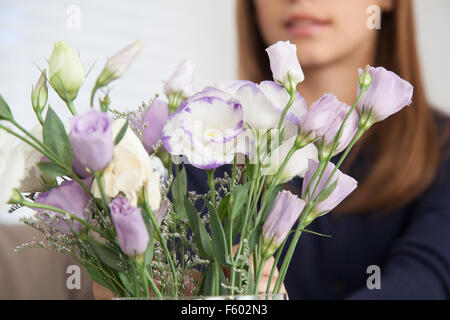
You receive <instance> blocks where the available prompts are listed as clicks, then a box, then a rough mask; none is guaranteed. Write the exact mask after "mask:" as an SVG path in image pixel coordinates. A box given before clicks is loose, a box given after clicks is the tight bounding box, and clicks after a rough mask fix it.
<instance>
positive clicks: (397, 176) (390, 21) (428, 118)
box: [237, 0, 450, 299]
mask: <svg viewBox="0 0 450 320" xmlns="http://www.w3.org/2000/svg"><path fill="white" fill-rule="evenodd" d="M373 5H375V6H376V7H374V6H373ZM369 7H370V9H373V8H375V9H374V10H375V11H374V13H373V14H372V13H371V14H367V11H368V10H367V9H368V8H369ZM376 8H379V9H380V11H381V12H382V16H381V17H380V18H381V29H379V30H377V29H370V28H369V27H368V26H370V25H371V23H373V19H376V18H377V16H376ZM369 11H370V10H369ZM237 17H238V32H239V34H238V38H239V67H240V68H239V71H240V77H241V78H242V79H248V80H252V81H255V82H259V81H262V80H266V79H270V78H271V72H270V69H269V63H268V59H267V57H266V54H265V52H264V49H265V48H266V47H267V46H268V45H271V44H273V43H275V42H276V41H278V40H290V41H291V42H292V43H294V44H296V45H297V47H298V53H299V60H300V63H301V65H302V67H303V71H304V73H305V81H304V82H302V83H301V84H300V85H299V86H298V88H297V89H298V91H299V92H300V93H301V94H302V95H303V96H304V98H305V99H306V101H307V102H308V105H311V103H312V102H313V101H315V100H317V99H318V98H319V97H320V96H321V95H322V94H323V93H326V92H332V93H334V94H336V96H337V97H338V98H339V99H340V100H341V101H344V102H346V103H347V104H350V105H351V104H353V103H354V100H355V97H356V88H357V69H358V68H364V67H365V66H366V65H368V64H369V65H373V66H383V67H385V68H386V69H388V70H391V71H393V72H395V73H397V74H398V75H399V76H400V77H402V78H403V79H405V80H407V81H409V82H410V83H411V84H412V85H413V86H414V97H413V104H412V105H411V106H410V107H407V108H404V109H403V110H402V111H401V112H399V113H398V114H396V115H394V116H392V117H390V118H389V119H387V120H385V121H383V122H381V123H379V124H377V125H375V126H374V127H373V128H372V129H371V130H370V131H369V132H368V133H367V135H366V137H365V139H364V141H363V142H362V143H360V144H359V145H358V146H357V147H356V149H355V150H353V151H352V156H351V157H350V158H349V159H348V160H347V162H346V163H345V166H344V168H343V171H344V172H346V173H348V174H350V175H351V176H353V177H355V178H356V179H357V180H358V181H359V187H358V189H357V190H356V191H355V192H354V193H353V194H352V195H351V196H350V197H349V198H347V200H346V201H345V202H344V203H342V205H341V206H340V207H339V208H337V209H336V210H334V212H333V213H330V214H328V215H325V216H323V217H321V218H319V219H317V220H316V221H315V222H314V223H313V224H312V225H311V226H310V229H311V230H314V231H316V232H320V233H325V234H330V235H332V236H333V239H328V238H321V237H318V236H313V235H310V234H305V235H303V236H302V238H301V240H300V243H299V245H298V246H297V248H296V251H295V254H294V258H293V260H292V263H291V266H290V268H289V270H288V273H287V277H286V280H285V286H286V288H287V292H288V293H289V296H290V298H293V299H301V298H312V299H342V298H345V299H366V298H367V299H371V298H380V299H390V298H394V299H416V298H424V299H449V298H450V199H449V196H448V195H449V194H450V160H449V158H448V157H447V151H448V150H449V148H448V146H447V145H448V141H449V139H448V130H446V129H448V128H449V122H448V121H447V119H446V118H444V117H443V116H442V115H439V114H437V112H434V111H432V109H431V108H430V107H429V105H428V104H427V102H426V99H425V92H424V87H423V84H422V79H421V74H420V69H419V64H418V59H417V50H416V44H415V35H414V21H413V15H412V2H411V1H409V0H398V1H392V0H333V1H329V0H297V1H295V0H277V1H273V0H240V1H238V3H237ZM375 22H376V21H375ZM363 145H364V147H362V146H363ZM300 186H301V181H300V180H299V179H295V180H293V181H292V182H291V183H290V184H289V185H288V186H287V188H289V189H291V191H294V192H296V193H297V194H298V193H300ZM286 247H287V246H286ZM370 266H372V267H370ZM373 266H376V267H373ZM377 267H379V268H380V269H379V270H380V280H381V281H380V285H381V288H380V289H377V288H375V289H372V290H370V289H369V288H368V284H369V283H372V280H373V279H375V278H374V277H376V276H377V275H376V274H374V271H371V270H375V272H376V271H377V270H376V268H377ZM371 276H372V277H371ZM369 277H371V278H369ZM368 279H369V280H368ZM369 287H372V286H370V285H369ZM375 287H378V286H377V285H376V286H375Z"/></svg>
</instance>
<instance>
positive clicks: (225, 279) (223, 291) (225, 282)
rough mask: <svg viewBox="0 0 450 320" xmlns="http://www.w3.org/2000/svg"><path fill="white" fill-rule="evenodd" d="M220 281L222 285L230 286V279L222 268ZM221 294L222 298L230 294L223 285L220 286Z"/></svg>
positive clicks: (220, 269)
mask: <svg viewBox="0 0 450 320" xmlns="http://www.w3.org/2000/svg"><path fill="white" fill-rule="evenodd" d="M219 272H220V273H219V280H220V283H221V284H222V283H224V284H228V279H227V277H226V276H225V273H224V272H223V269H222V268H219ZM219 294H220V295H222V296H225V295H227V294H228V290H227V289H226V288H224V287H223V286H222V285H221V286H220V288H219Z"/></svg>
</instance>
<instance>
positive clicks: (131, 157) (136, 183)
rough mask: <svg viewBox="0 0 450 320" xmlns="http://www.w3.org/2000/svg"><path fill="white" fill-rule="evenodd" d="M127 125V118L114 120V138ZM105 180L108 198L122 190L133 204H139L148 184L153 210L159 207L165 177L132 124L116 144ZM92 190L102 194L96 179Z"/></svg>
mask: <svg viewBox="0 0 450 320" xmlns="http://www.w3.org/2000/svg"><path fill="white" fill-rule="evenodd" d="M124 124H125V120H124V119H119V120H116V121H114V123H113V125H112V134H113V136H114V137H116V136H117V134H118V133H119V131H120V129H122V127H123V125H124ZM101 179H102V182H103V188H104V191H105V193H106V195H107V196H108V197H110V198H114V197H116V196H117V195H118V194H119V193H120V192H122V193H123V194H124V195H125V196H126V197H127V198H128V200H129V201H130V203H131V204H132V205H133V206H137V202H138V198H139V196H140V195H141V191H142V189H143V187H144V186H146V187H147V190H153V192H150V193H148V194H147V196H148V198H147V200H148V202H149V204H150V207H151V209H152V210H158V209H159V206H160V202H161V192H160V185H161V176H160V174H159V173H158V171H157V170H156V168H153V162H152V159H151V157H150V156H149V154H148V153H147V151H146V150H145V148H144V146H143V145H142V142H141V141H140V140H139V138H138V137H137V136H136V134H135V133H134V132H133V130H132V129H131V128H130V127H128V129H127V131H126V132H125V135H124V136H123V138H122V140H120V142H119V144H118V145H116V146H115V147H114V150H113V157H112V160H111V161H110V163H109V164H108V166H107V167H106V168H105V170H104V172H103V175H102V178H101ZM149 184H150V186H149ZM92 191H93V194H94V196H95V197H98V198H100V197H101V193H100V190H99V188H98V185H97V182H96V181H94V183H93V186H92Z"/></svg>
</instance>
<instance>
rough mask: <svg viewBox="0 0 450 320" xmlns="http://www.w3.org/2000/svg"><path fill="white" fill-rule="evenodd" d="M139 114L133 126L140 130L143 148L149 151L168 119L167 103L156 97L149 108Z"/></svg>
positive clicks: (160, 134)
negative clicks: (139, 117)
mask: <svg viewBox="0 0 450 320" xmlns="http://www.w3.org/2000/svg"><path fill="white" fill-rule="evenodd" d="M140 116H141V117H142V119H137V120H136V121H135V127H136V129H137V130H142V143H143V144H144V147H145V150H147V152H149V153H151V152H152V151H153V148H154V147H155V145H156V144H157V143H158V141H160V140H161V137H162V129H163V127H164V125H165V124H166V122H167V120H168V119H169V105H168V104H167V102H165V101H163V100H161V99H156V100H155V101H153V103H152V105H151V106H150V108H149V109H148V110H147V111H146V112H145V113H144V114H143V115H140Z"/></svg>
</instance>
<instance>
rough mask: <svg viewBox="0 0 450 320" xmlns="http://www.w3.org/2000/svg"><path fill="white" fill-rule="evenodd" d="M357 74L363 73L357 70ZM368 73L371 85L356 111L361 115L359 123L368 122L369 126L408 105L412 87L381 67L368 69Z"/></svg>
mask: <svg viewBox="0 0 450 320" xmlns="http://www.w3.org/2000/svg"><path fill="white" fill-rule="evenodd" d="M358 72H359V74H360V75H361V74H362V73H363V72H364V71H363V70H361V69H359V70H358ZM369 72H370V75H371V76H372V83H371V85H370V86H369V88H368V90H367V92H366V93H365V94H364V96H363V97H362V99H361V101H360V102H359V104H358V106H357V109H358V111H359V113H360V114H361V121H365V120H368V121H369V125H370V124H373V123H375V122H378V121H382V120H384V119H386V118H387V117H389V116H390V115H392V114H394V113H396V112H398V111H400V110H401V109H403V108H404V107H405V106H407V105H410V104H411V102H412V101H411V99H412V95H413V91H414V87H413V86H412V85H411V84H410V83H409V82H408V81H405V80H403V79H402V78H400V77H399V76H398V75H396V74H395V73H393V72H391V71H388V70H386V69H385V68H383V67H377V68H373V67H369ZM358 95H359V88H358ZM369 115H370V118H369V119H368V117H369Z"/></svg>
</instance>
